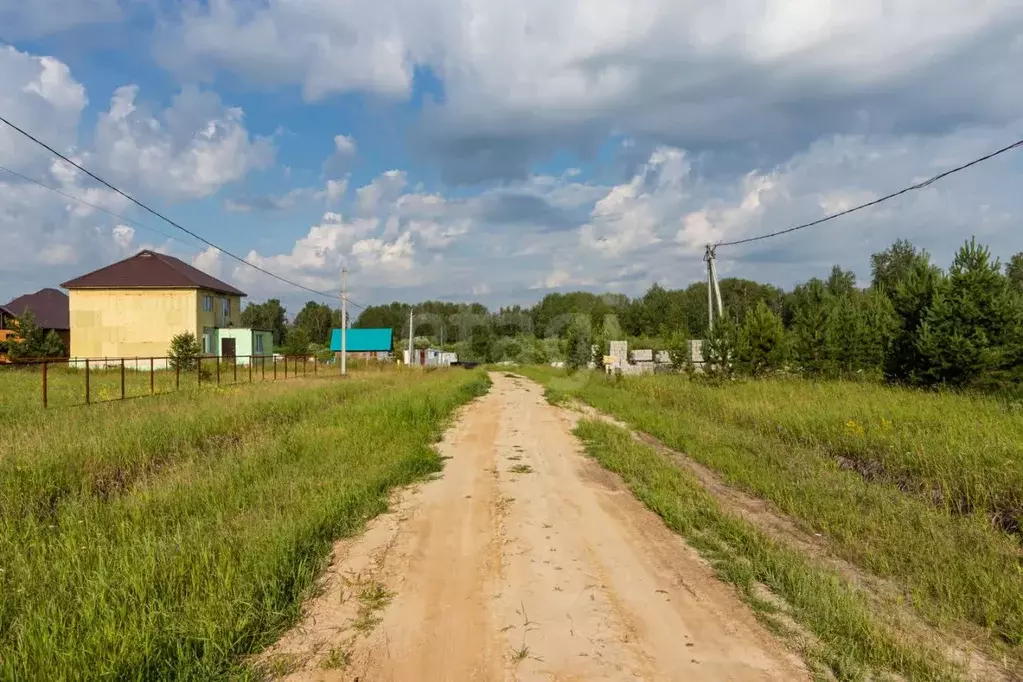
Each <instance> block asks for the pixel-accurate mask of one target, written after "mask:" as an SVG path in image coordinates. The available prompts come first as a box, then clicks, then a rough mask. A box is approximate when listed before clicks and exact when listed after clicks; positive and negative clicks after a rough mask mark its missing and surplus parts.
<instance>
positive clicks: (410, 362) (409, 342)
mask: <svg viewBox="0 0 1023 682" xmlns="http://www.w3.org/2000/svg"><path fill="white" fill-rule="evenodd" d="M413 329H415V327H414V325H413V317H412V307H411V306H409V309H408V364H409V367H411V366H412V337H413V333H412V330H413Z"/></svg>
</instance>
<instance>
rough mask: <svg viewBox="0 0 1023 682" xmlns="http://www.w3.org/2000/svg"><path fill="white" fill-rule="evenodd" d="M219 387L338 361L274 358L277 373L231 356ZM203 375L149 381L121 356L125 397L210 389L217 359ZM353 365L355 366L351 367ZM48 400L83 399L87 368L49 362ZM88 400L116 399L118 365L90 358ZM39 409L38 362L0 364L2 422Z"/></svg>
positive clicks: (307, 372)
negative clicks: (30, 363)
mask: <svg viewBox="0 0 1023 682" xmlns="http://www.w3.org/2000/svg"><path fill="white" fill-rule="evenodd" d="M219 364H220V381H219V385H220V386H231V385H241V384H250V383H251V384H261V383H269V382H273V381H278V382H279V381H283V380H284V379H285V378H287V379H289V380H290V379H294V378H299V377H301V378H313V377H317V376H337V374H338V369H337V367H336V366H328V365H325V364H324V363H322V362H320V363H314V362H305V363H303V362H302V361H301V360H297V359H295V358H289V359H288V360H287V363H286V364H287V374H285V361H284V360H283V359H282V360H278V361H277V373H276V378H275V375H274V363H273V361H272V360H268V361H267V362H265V363H262V362H260V361H259V360H258V359H257V360H256V361H255V362H254V363H253V366H252V371H251V373H250V371H249V367H248V365H242V364H239V365H235V364H234V362H233V361H229V360H225V359H222V360H221V361H220V363H219ZM202 368H203V373H202V374H203V375H202V377H201V379H200V376H199V372H198V371H197V368H193V369H191V370H187V371H182V372H180V373H176V372H175V371H174V370H172V369H155V370H154V371H153V376H152V386H151V385H150V372H149V360H148V359H134V358H129V359H126V360H125V371H124V396H125V398H143V397H148V396H150V395H151V394H165V393H174V392H178V391H182V392H194V391H196V390H198V389H202V390H209V389H212V388H215V387H216V386H217V385H218V381H217V376H216V370H217V361H216V360H215V359H204V360H203V361H202ZM352 369H355V368H354V367H353V368H352ZM46 377H47V382H46V383H47V391H46V393H47V404H48V405H49V407H50V409H60V408H67V407H77V406H81V405H85V403H86V385H85V369H84V366H82V365H77V366H71V367H69V366H68V365H66V364H64V363H53V364H51V365H49V367H48V369H47V372H46ZM88 393H89V402H91V403H92V404H98V403H106V402H111V401H119V400H120V399H121V370H120V368H119V367H103V366H99V365H98V364H96V363H94V364H93V366H92V367H91V368H90V369H89V391H88ZM42 409H43V370H42V365H27V366H26V365H23V366H17V365H0V424H2V423H4V422H7V421H11V420H14V419H17V418H21V417H23V416H25V415H26V414H31V413H33V412H39V411H42Z"/></svg>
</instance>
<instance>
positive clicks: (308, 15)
mask: <svg viewBox="0 0 1023 682" xmlns="http://www.w3.org/2000/svg"><path fill="white" fill-rule="evenodd" d="M416 16H418V17H419V18H420V19H421V20H422V21H423V22H424V23H423V27H424V28H425V26H426V25H427V24H430V23H433V22H432V21H431V19H430V16H431V15H430V9H429V8H427V7H422V6H420V3H418V2H411V1H408V2H405V1H402V2H400V3H386V2H385V3H365V2H357V1H356V0H339V1H335V0H330V1H328V0H315V1H314V2H310V3H299V2H290V1H288V0H271V1H270V2H268V3H266V4H265V5H263V6H258V7H254V6H252V5H251V4H250V3H244V2H234V1H233V0H218V1H217V2H211V3H208V4H206V5H201V4H198V3H196V4H189V5H187V8H186V9H185V10H184V11H183V12H182V15H181V16H180V17H179V18H178V19H177V20H176V21H173V22H170V23H168V24H166V25H165V26H164V27H163V32H162V35H161V38H160V40H159V42H158V47H157V55H158V57H159V59H160V60H161V61H162V62H163V63H164V64H166V65H167V66H169V67H171V68H173V69H175V70H177V71H179V72H183V73H187V74H197V75H207V76H210V75H213V74H214V73H215V71H217V70H230V71H233V72H236V73H239V74H241V75H243V76H244V77H246V78H247V79H250V80H252V81H254V82H258V83H263V84H269V85H287V84H292V83H298V84H300V85H301V86H302V92H303V94H304V95H305V97H306V99H308V100H319V99H322V98H323V97H325V96H327V95H329V94H333V93H337V92H346V91H352V90H365V91H369V92H374V93H377V94H381V95H385V96H390V97H404V96H405V95H407V94H408V91H409V88H410V86H411V82H412V74H413V68H414V65H415V63H416V58H415V56H414V54H410V53H415V52H418V49H417V47H416V45H414V44H413V42H419V40H418V38H417V37H416V36H413V35H409V34H407V32H406V31H404V30H403V28H402V26H403V25H404V24H405V23H406V22H408V21H415V20H414V18H413V17H416ZM420 35H421V34H420ZM422 37H426V36H422ZM410 41H411V42H410Z"/></svg>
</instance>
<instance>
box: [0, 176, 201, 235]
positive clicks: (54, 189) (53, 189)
mask: <svg viewBox="0 0 1023 682" xmlns="http://www.w3.org/2000/svg"><path fill="white" fill-rule="evenodd" d="M0 171H3V172H5V173H10V174H11V175H13V176H14V177H16V178H21V179H22V180H25V181H26V182H31V183H32V184H34V185H38V186H39V187H42V188H43V189H48V190H50V191H51V192H56V193H57V194H59V195H61V196H62V197H67V198H68V199H72V200H74V201H77V202H78V203H80V204H84V205H86V206H88V207H89V208H94V209H96V210H97V211H103V212H104V213H106V214H108V215H112V216H113V217H115V218H117V219H119V220H123V221H124V222H126V223H130V224H132V225H135V226H136V227H141V228H142V229H143V230H151V231H153V232H155V233H156V234H159V235H163V236H164V237H166V238H167V239H170V240H173V241H176V242H178V243H179V244H184V242H183V241H181V240H180V239H178V238H177V237H173V236H171V235H169V234H167V233H166V232H164V231H162V230H158V229H156V228H155V227H150V226H149V225H144V224H143V223H140V222H138V221H137V220H133V219H132V218H129V217H127V216H123V215H121V214H120V213H116V212H114V211H111V210H110V209H108V208H103V207H102V206H100V205H98V204H94V203H92V202H90V201H86V200H85V199H82V198H81V197H77V196H75V195H74V194H69V193H68V192H65V191H64V190H62V189H60V188H59V187H53V186H52V185H47V184H46V183H45V182H41V181H39V180H36V179H35V178H30V177H29V176H27V175H23V174H21V173H19V172H18V171H14V170H11V169H10V168H7V167H6V166H0Z"/></svg>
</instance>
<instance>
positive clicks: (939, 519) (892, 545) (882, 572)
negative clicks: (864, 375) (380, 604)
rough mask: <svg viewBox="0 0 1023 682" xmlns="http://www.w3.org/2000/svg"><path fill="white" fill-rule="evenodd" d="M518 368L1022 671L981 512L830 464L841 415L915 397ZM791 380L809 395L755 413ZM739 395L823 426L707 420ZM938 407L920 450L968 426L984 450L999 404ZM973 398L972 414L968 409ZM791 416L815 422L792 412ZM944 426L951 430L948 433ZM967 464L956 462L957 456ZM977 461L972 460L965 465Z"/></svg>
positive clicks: (1012, 610)
mask: <svg viewBox="0 0 1023 682" xmlns="http://www.w3.org/2000/svg"><path fill="white" fill-rule="evenodd" d="M526 372H527V373H528V374H530V375H531V376H533V377H534V378H537V379H539V380H542V381H545V382H547V384H548V386H549V391H550V392H551V393H552V395H554V397H558V396H566V395H567V396H574V397H578V398H580V399H582V400H584V401H585V402H587V403H589V404H591V405H593V406H594V407H596V408H598V409H600V410H603V411H605V412H608V413H610V414H613V415H615V416H616V417H618V418H620V419H622V420H624V421H625V422H627V423H629V424H630V425H631V426H632V427H634V428H636V429H639V430H641V431H645V432H647V433H649V434H651V435H653V436H655V437H656V438H658V439H660V440H661V441H663V442H664V443H666V444H667V445H669V446H670V447H672V448H675V449H677V450H679V451H681V452H685V453H686V454H687V455H689V456H690V457H692V458H693V459H694V460H696V461H698V462H700V463H702V464H704V465H706V466H708V467H709V468H711V469H714V470H715V471H717V472H718V473H719V474H721V475H722V477H723V479H724V480H725V481H726V482H727V483H729V484H730V485H733V486H735V487H737V488H739V489H742V490H744V491H746V492H748V493H751V494H754V495H756V496H758V497H761V498H764V499H767V500H770V501H771V502H772V503H773V504H774V506H775V507H776V508H777V509H778V510H779V511H780V512H782V513H784V514H787V515H789V516H790V517H792V518H793V519H794V520H796V521H797V523H799V525H801V526H802V527H803V528H804V529H805V530H808V531H811V532H816V533H820V534H821V535H822V536H824V538H826V539H827V541H828V544H829V547H830V548H831V550H832V551H833V552H834V553H835V554H836V555H838V556H840V557H841V558H843V559H846V560H848V561H850V562H852V563H854V564H856V565H858V566H860V567H862V568H864V569H865V570H867V571H869V572H871V573H873V574H875V575H878V576H882V577H885V578H888V579H890V580H891V581H892V582H893V583H894V584H895V585H896V586H897V587H898V588H899V589H900V591H901V594H902V595H903V598H904V599H905V601H906V603H908V604H910V605H911V606H912V607H913V608H914V609H915V611H916V612H917V613H918V614H920V615H921V616H922V617H923V618H924V619H925V620H927V621H928V622H930V623H932V624H934V625H937V626H939V627H943V628H949V629H951V630H953V631H960V630H969V631H970V632H971V633H972V631H973V629H974V628H975V626H980V628H983V629H984V630H985V631H986V633H987V634H988V635H989V639H990V641H989V642H988V643H989V644H990V645H991V646H992V647H995V648H996V649H997V650H998V653H999V654H1001V655H1003V656H1006V657H1007V658H1008V659H1009V660H1010V661H1015V664H1016V665H1023V647H1021V644H1023V568H1021V556H1023V553H1021V549H1020V545H1019V542H1018V540H1017V539H1016V537H1015V536H1013V535H1012V534H1008V533H1005V532H1002V531H1001V530H999V529H998V528H995V527H992V525H991V523H990V520H989V518H988V516H987V514H986V513H983V512H981V511H974V512H970V513H964V512H961V511H958V510H951V509H949V508H947V507H945V506H942V505H935V504H934V503H933V501H932V500H931V499H928V498H926V497H924V496H920V495H916V494H914V493H912V492H907V491H905V490H904V489H903V488H900V487H899V486H898V485H896V484H894V483H888V482H886V481H885V480H884V479H883V478H882V479H872V478H865V477H864V476H863V475H861V474H860V473H858V472H857V471H853V470H849V469H847V468H844V467H843V466H842V465H841V464H840V462H839V461H838V460H837V459H836V457H835V448H836V447H837V445H836V443H835V439H836V438H839V439H840V438H844V437H845V435H844V432H840V431H839V429H844V428H845V425H846V424H847V423H848V422H849V421H850V419H856V420H857V423H859V420H860V419H865V417H864V416H862V415H864V414H865V413H866V412H867V411H874V412H881V411H885V410H887V411H888V413H889V414H903V415H908V414H911V408H910V407H906V405H912V404H914V403H913V401H914V400H916V399H915V398H913V397H911V396H907V395H906V394H905V392H904V391H894V392H891V389H887V388H884V387H880V386H863V385H852V386H851V387H850V385H848V384H836V385H835V386H833V387H831V388H828V387H823V388H822V386H821V385H818V384H810V383H802V384H800V383H799V382H783V384H784V385H783V386H781V387H777V388H771V387H770V386H769V384H770V383H771V382H766V384H765V386H763V387H760V386H756V385H754V386H748V385H725V386H708V385H704V384H700V383H697V382H691V381H686V380H685V379H684V378H682V377H650V378H636V379H631V378H630V379H624V380H620V381H615V380H613V379H612V380H607V379H605V378H604V377H599V376H594V375H588V374H580V375H577V376H576V377H571V378H568V377H565V376H564V375H563V374H557V373H554V372H552V371H550V370H545V369H537V370H527V371H526ZM800 385H802V386H803V387H804V390H805V391H806V392H807V395H808V396H809V397H806V396H803V397H801V398H798V399H795V398H794V399H793V400H792V404H793V407H791V408H789V407H785V406H777V405H773V404H772V405H770V406H764V405H763V404H761V403H760V402H758V401H757V400H755V399H754V398H753V397H751V396H756V395H758V394H759V395H763V394H764V393H768V394H771V392H772V391H779V392H782V391H787V392H793V393H797V392H798V390H799V386H800ZM847 387H849V390H852V391H858V393H856V395H857V396H859V398H858V400H856V401H854V402H853V403H851V404H850V403H842V399H841V397H840V395H841V393H842V391H843V390H845V389H846V388H847ZM771 395H772V401H773V400H774V396H773V394H771ZM743 400H749V401H750V403H751V406H750V407H749V410H750V411H751V412H755V411H757V410H761V411H766V410H773V411H774V413H775V414H779V415H785V416H786V417H787V418H788V419H789V420H790V421H789V422H787V423H788V424H792V423H794V422H795V420H797V419H798V420H801V422H802V423H803V424H804V425H810V424H813V423H819V424H828V425H831V426H829V427H828V428H824V427H821V428H820V429H818V430H817V431H812V432H811V431H810V426H805V427H804V430H803V431H802V432H801V434H800V435H799V436H798V437H792V436H788V435H786V434H785V432H786V431H788V430H790V427H789V426H783V425H780V424H778V425H776V426H780V428H781V433H779V430H778V428H767V427H766V426H765V424H766V423H767V422H763V421H762V422H760V423H759V424H754V423H753V420H742V419H738V418H734V417H730V416H728V415H727V414H725V413H721V412H718V411H716V409H717V406H719V405H722V404H726V403H727V404H729V405H730V409H731V410H732V411H733V412H739V411H742V410H743V407H742V405H743ZM942 400H947V401H948V402H947V403H946V405H945V409H944V410H941V409H940V408H939V407H937V406H931V407H930V408H929V409H930V410H931V412H932V413H935V414H936V413H940V412H948V413H949V417H948V419H946V420H944V421H942V420H937V419H936V420H935V421H934V422H933V423H931V427H930V432H928V433H927V435H926V436H921V438H920V440H921V442H925V443H935V442H938V441H940V440H941V439H942V438H945V439H948V440H949V442H950V443H952V442H955V443H958V444H959V446H961V447H962V448H964V449H971V450H972V449H975V447H976V446H975V445H973V444H971V443H969V442H968V438H967V435H966V431H965V426H963V425H964V424H966V423H969V422H970V421H971V420H974V423H975V424H977V428H976V433H975V435H976V440H977V441H978V442H980V443H981V444H982V445H983V444H984V443H986V442H990V438H991V436H989V435H986V433H985V431H986V429H985V427H983V426H982V425H983V423H984V422H983V420H982V419H983V417H982V415H985V414H986V415H992V414H997V410H998V409H999V405H998V404H997V403H996V402H995V401H989V402H986V401H982V400H978V399H973V398H965V397H960V396H941V395H934V394H928V395H922V396H921V397H920V398H919V402H920V403H921V404H929V403H931V402H933V401H937V402H938V403H940V402H941V401H942ZM975 400H977V401H978V403H979V405H980V406H981V407H979V408H978V410H977V411H975V412H973V413H970V412H967V410H968V408H969V405H970V404H972V402H973V401H975ZM842 404H845V405H846V406H847V407H848V409H852V406H853V405H856V406H860V409H861V410H863V411H861V412H859V413H853V414H850V413H843V412H842V407H841V405H842ZM864 405H869V406H864ZM897 405H902V408H901V410H902V411H901V412H898V411H896V406H897ZM921 409H923V408H921ZM1001 409H1004V407H1003V408H1001ZM801 412H807V413H812V414H813V415H815V416H806V415H803V416H800V414H799V413H801ZM954 412H958V413H957V414H954V415H953V414H952V413H954ZM907 418H908V417H907ZM889 421H891V424H890V426H889V428H891V429H893V430H898V429H899V428H900V424H899V421H898V420H897V419H891V420H889ZM832 422H835V423H837V426H835V425H834V424H832ZM950 422H951V423H955V424H957V426H956V427H954V428H953V427H950V426H948V423H950ZM912 423H913V424H914V426H913V429H915V430H916V431H918V432H919V431H922V430H924V422H922V421H920V420H915V421H913V422H912ZM960 432H961V433H963V434H964V435H962V436H961V437H957V439H956V440H953V436H952V435H950V434H953V433H960ZM871 433H872V431H871V430H867V429H864V430H863V433H862V434H861V433H859V432H856V433H853V434H850V437H856V438H863V437H866V436H869V435H870V434H871ZM811 434H813V435H811ZM840 434H841V435H840ZM943 434H944V435H943ZM885 438H888V439H889V442H896V440H897V438H898V439H903V442H908V439H909V438H910V436H909V432H907V433H903V434H901V435H900V436H898V437H896V436H885ZM875 442H881V441H880V440H878V441H875ZM948 447H952V446H951V445H949V446H948ZM924 451H926V448H925V449H924ZM933 456H934V457H937V455H933ZM966 459H967V458H966V456H965V455H961V456H960V458H959V460H958V461H960V462H962V461H966ZM980 461H982V460H981V459H980V458H979V456H978V458H976V459H975V462H980ZM951 467H952V465H950V468H949V471H951V470H952V469H951ZM1005 468H1006V467H1002V469H1003V470H1004V469H1005ZM959 471H960V475H961V476H962V477H963V478H964V479H966V478H972V480H973V481H977V480H980V479H981V478H984V479H987V480H995V479H997V473H998V472H997V471H995V472H992V471H988V470H987V469H986V465H985V466H981V465H980V464H975V466H974V468H971V469H963V468H962V467H961V466H960V467H959ZM1009 475H1012V474H1009ZM971 485H973V484H972V483H971Z"/></svg>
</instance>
